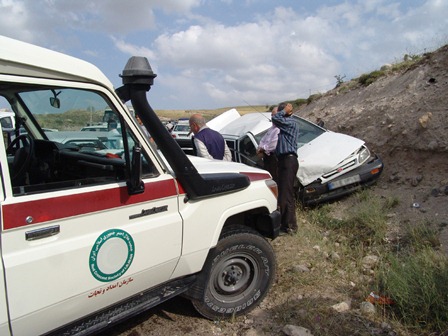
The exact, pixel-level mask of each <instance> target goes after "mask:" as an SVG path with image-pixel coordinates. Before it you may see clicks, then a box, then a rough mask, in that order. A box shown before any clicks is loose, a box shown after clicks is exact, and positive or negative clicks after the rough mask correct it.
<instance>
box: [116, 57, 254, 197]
mask: <svg viewBox="0 0 448 336" xmlns="http://www.w3.org/2000/svg"><path fill="white" fill-rule="evenodd" d="M156 76H157V75H156V74H155V73H154V72H153V71H152V69H151V66H150V65H149V62H148V60H147V59H146V57H137V56H133V57H131V58H130V59H129V60H128V62H127V64H126V66H125V68H124V70H123V73H122V74H121V75H120V77H122V78H123V86H122V87H120V88H118V89H117V90H116V93H117V94H118V96H119V97H120V99H121V100H122V101H123V102H127V101H129V100H130V101H131V103H132V107H133V108H134V111H135V112H136V113H137V114H138V116H139V117H140V119H141V120H142V122H143V124H144V125H145V127H146V129H147V130H148V131H149V133H150V134H151V136H152V138H153V139H154V141H155V142H156V144H157V146H158V148H159V149H160V151H161V152H162V154H163V155H164V156H165V158H166V160H167V161H168V163H169V165H170V166H171V168H172V169H173V171H174V173H175V175H176V178H177V180H178V181H179V182H180V184H181V185H182V187H183V188H184V189H185V191H186V193H187V197H188V199H191V200H195V199H199V198H205V197H212V196H217V195H219V194H224V193H230V192H236V191H239V190H242V189H245V188H247V187H248V186H249V184H250V181H249V179H248V178H247V176H245V175H242V174H238V173H217V174H202V175H201V174H199V172H198V171H197V170H196V168H195V167H194V166H193V164H192V163H191V161H190V160H189V159H188V157H187V156H186V155H185V153H184V152H183V151H182V149H181V148H180V146H179V145H178V143H177V142H176V141H175V140H174V139H173V138H172V137H171V134H170V133H169V132H168V130H167V129H166V128H165V126H164V125H163V124H162V122H161V121H160V119H159V117H158V116H157V115H156V113H155V112H154V110H153V109H152V108H151V106H150V105H149V102H148V100H147V97H146V92H148V91H149V90H150V89H151V86H152V85H153V84H154V78H155V77H156Z"/></svg>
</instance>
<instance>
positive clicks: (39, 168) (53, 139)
mask: <svg viewBox="0 0 448 336" xmlns="http://www.w3.org/2000/svg"><path fill="white" fill-rule="evenodd" d="M109 106H110V104H109V103H108V100H107V99H106V98H105V97H104V96H103V95H102V94H101V93H99V92H97V91H90V90H80V89H73V88H63V87H57V88H55V87H54V88H51V87H42V86H39V85H36V86H33V85H28V86H23V85H20V84H15V83H8V84H2V85H0V109H2V110H7V111H14V112H15V115H16V117H15V120H16V125H15V126H16V128H15V130H11V129H5V128H4V126H3V125H2V131H3V139H4V142H5V147H6V151H7V159H8V167H9V174H10V178H11V184H12V187H13V193H14V194H15V195H23V194H28V193H33V192H42V191H48V190H56V189H61V188H62V189H63V188H67V187H73V186H76V187H82V186H87V185H92V184H104V183H111V182H120V181H126V179H127V177H128V176H129V167H130V166H131V161H132V150H133V147H134V145H135V144H137V143H138V141H137V138H136V136H135V135H134V134H133V133H132V132H131V130H130V129H129V128H128V127H126V126H125V123H124V120H123V118H122V117H119V114H118V113H116V112H114V111H113V110H112V109H111V108H110V107H109ZM105 110H106V111H107V115H108V117H109V118H108V122H107V128H106V131H93V132H85V131H82V132H81V131H79V130H80V129H81V128H82V126H86V124H91V123H95V122H102V117H103V116H104V114H105ZM48 129H51V130H52V131H51V132H50V131H48ZM142 172H143V175H144V177H145V176H147V177H149V176H155V174H156V173H157V172H156V171H155V167H154V165H153V164H152V162H151V161H150V159H149V157H148V155H147V153H145V152H144V151H143V164H142Z"/></svg>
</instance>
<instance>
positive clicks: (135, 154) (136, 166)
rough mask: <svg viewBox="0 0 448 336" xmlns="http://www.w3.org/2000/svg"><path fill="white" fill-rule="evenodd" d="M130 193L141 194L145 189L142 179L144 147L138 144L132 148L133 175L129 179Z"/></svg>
mask: <svg viewBox="0 0 448 336" xmlns="http://www.w3.org/2000/svg"><path fill="white" fill-rule="evenodd" d="M127 186H128V193H129V195H136V194H141V193H143V192H144V191H145V184H144V183H143V181H142V149H141V147H140V145H139V144H136V145H135V146H134V148H133V149H132V165H131V176H130V178H129V180H128V181H127Z"/></svg>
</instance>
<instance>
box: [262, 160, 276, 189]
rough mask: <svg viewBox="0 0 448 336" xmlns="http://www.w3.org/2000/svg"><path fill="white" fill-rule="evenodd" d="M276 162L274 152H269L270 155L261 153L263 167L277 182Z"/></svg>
mask: <svg viewBox="0 0 448 336" xmlns="http://www.w3.org/2000/svg"><path fill="white" fill-rule="evenodd" d="M277 164H278V162H277V156H276V155H275V153H271V154H270V155H267V154H263V167H264V169H266V170H267V171H268V172H269V173H270V174H271V175H272V179H273V180H274V181H275V182H276V183H277V184H278V173H277Z"/></svg>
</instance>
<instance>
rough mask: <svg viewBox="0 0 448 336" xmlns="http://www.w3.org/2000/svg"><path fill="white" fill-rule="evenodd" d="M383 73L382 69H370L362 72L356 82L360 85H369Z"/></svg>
mask: <svg viewBox="0 0 448 336" xmlns="http://www.w3.org/2000/svg"><path fill="white" fill-rule="evenodd" d="M384 75H385V72H384V71H381V70H375V71H372V72H371V73H369V74H363V75H361V76H360V77H359V78H358V82H359V84H361V85H364V86H369V85H370V84H372V83H373V82H375V81H376V80H377V79H378V78H380V77H382V76H384Z"/></svg>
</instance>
